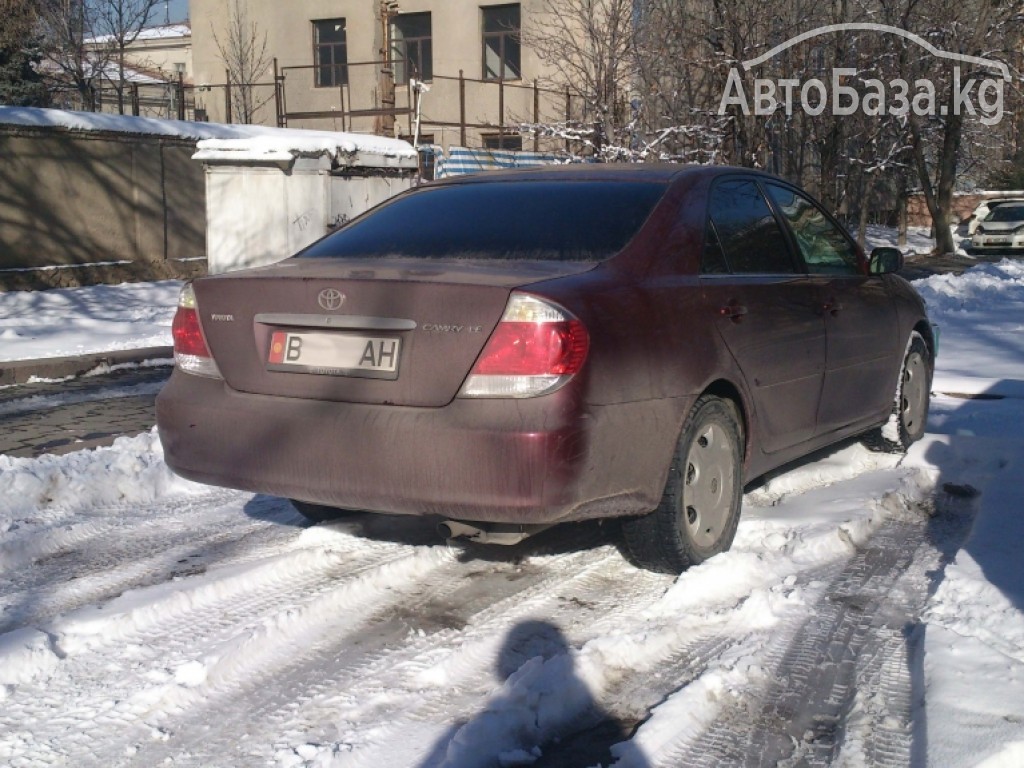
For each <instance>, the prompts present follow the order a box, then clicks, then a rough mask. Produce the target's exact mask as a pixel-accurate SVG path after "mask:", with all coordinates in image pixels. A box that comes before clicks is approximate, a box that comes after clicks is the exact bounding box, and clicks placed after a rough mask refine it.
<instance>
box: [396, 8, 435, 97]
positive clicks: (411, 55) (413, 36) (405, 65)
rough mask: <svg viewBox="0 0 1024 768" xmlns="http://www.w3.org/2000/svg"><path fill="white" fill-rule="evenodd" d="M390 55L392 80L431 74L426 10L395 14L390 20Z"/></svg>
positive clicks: (429, 75) (409, 78) (430, 76)
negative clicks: (393, 78)
mask: <svg viewBox="0 0 1024 768" xmlns="http://www.w3.org/2000/svg"><path fill="white" fill-rule="evenodd" d="M391 58H392V59H394V61H395V82H396V83H407V82H409V80H411V79H413V78H415V79H416V80H431V79H432V78H433V77H434V54H433V45H432V43H431V40H430V14H429V13H401V14H399V15H398V16H396V17H395V20H394V22H392V24H391Z"/></svg>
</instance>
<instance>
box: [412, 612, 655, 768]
mask: <svg viewBox="0 0 1024 768" xmlns="http://www.w3.org/2000/svg"><path fill="white" fill-rule="evenodd" d="M575 667H576V660H575V654H574V653H573V651H572V649H571V647H570V645H569V643H568V641H567V640H566V638H565V636H564V635H563V634H562V631H561V629H559V628H558V627H557V626H555V625H554V624H552V623H550V622H547V621H540V620H526V621H521V622H519V623H518V624H516V625H515V626H514V627H512V629H511V630H510V631H509V633H508V635H507V636H506V637H505V640H504V643H503V644H502V648H501V652H500V654H499V656H498V659H497V662H496V665H495V674H496V676H497V678H498V680H499V681H500V682H501V684H502V685H501V687H500V688H499V690H498V691H497V693H495V694H494V695H493V696H492V697H491V699H490V701H489V702H488V705H487V707H486V708H485V709H484V710H483V711H482V712H480V713H479V714H477V715H476V716H475V717H473V718H472V719H471V720H469V721H467V722H463V723H459V724H456V725H454V726H452V728H451V729H450V730H449V731H448V733H446V734H445V735H444V737H442V738H441V739H439V740H438V742H437V743H436V744H435V745H434V746H433V748H432V749H431V751H430V753H429V755H428V757H427V758H426V759H425V760H424V761H423V762H422V763H420V768H469V767H470V766H479V767H480V768H482V767H483V766H497V765H527V764H528V765H530V766H532V768H555V767H556V766H557V767H558V768H587V767H588V766H599V765H600V766H608V765H612V764H613V763H615V762H616V760H617V759H618V760H622V759H624V760H625V764H628V765H629V766H631V768H646V766H647V762H646V760H644V759H643V758H642V756H641V755H639V754H633V752H632V751H630V750H628V748H627V750H626V751H625V752H623V751H622V749H623V748H622V747H620V748H619V750H616V752H618V753H619V754H618V757H616V755H613V753H612V747H613V746H614V745H616V744H620V743H621V742H624V741H628V740H629V739H630V738H631V736H632V731H633V730H634V729H635V725H636V724H635V723H626V722H623V721H621V720H620V719H618V718H616V717H614V716H613V715H611V714H609V713H608V712H606V711H604V710H603V709H602V708H601V706H600V705H599V704H598V702H597V701H595V699H594V697H593V695H592V693H591V691H590V688H589V687H588V685H587V684H586V682H585V681H584V680H583V679H582V678H581V677H580V675H579V674H578V672H577V670H576V668H575Z"/></svg>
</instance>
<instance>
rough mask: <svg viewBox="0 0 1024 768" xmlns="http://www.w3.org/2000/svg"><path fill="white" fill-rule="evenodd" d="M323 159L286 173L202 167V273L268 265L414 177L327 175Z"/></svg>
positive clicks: (298, 163) (302, 162) (277, 168)
mask: <svg viewBox="0 0 1024 768" xmlns="http://www.w3.org/2000/svg"><path fill="white" fill-rule="evenodd" d="M330 167H331V163H330V160H329V159H328V158H326V157H321V158H313V159H310V158H301V157H300V158H297V159H296V160H295V162H294V165H293V166H290V167H282V166H281V165H272V164H270V165H248V166H246V165H225V164H213V163H207V164H206V202H207V212H206V216H207V229H206V250H207V254H208V264H209V272H210V273H211V274H213V273H218V272H229V271H232V270H236V269H245V268H247V267H256V266H262V265H265V264H273V263H274V262H277V261H280V260H281V259H285V258H287V257H289V256H292V255H293V254H295V253H296V252H297V251H299V250H300V249H302V248H304V247H305V246H307V245H309V244H310V243H312V242H314V241H315V240H318V239H319V238H321V237H323V236H324V235H326V234H327V233H328V232H330V231H331V230H332V229H333V228H334V227H336V226H338V225H340V224H343V223H344V222H346V221H350V220H351V219H353V218H355V217H356V216H358V215H359V214H361V213H362V212H363V211H365V210H367V209H369V208H371V207H372V206H374V205H376V204H378V203H380V202H382V201H384V200H386V199H388V198H389V197H391V196H393V195H396V194H398V193H399V192H401V191H402V190H405V189H408V188H409V187H411V186H412V183H413V172H412V171H410V170H405V171H401V172H396V173H394V174H390V175H380V174H379V173H378V172H376V171H373V170H372V169H368V173H367V175H352V174H350V175H345V176H332V175H331V173H330Z"/></svg>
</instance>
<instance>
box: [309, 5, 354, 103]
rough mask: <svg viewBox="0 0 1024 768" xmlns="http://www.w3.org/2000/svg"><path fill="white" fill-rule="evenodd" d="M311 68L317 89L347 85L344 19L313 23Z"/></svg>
mask: <svg viewBox="0 0 1024 768" xmlns="http://www.w3.org/2000/svg"><path fill="white" fill-rule="evenodd" d="M313 66H314V70H313V72H314V82H315V84H316V87H317V88H332V87H337V86H339V85H347V84H348V43H347V41H346V35H345V20H344V19H325V20H323V21H314V22H313Z"/></svg>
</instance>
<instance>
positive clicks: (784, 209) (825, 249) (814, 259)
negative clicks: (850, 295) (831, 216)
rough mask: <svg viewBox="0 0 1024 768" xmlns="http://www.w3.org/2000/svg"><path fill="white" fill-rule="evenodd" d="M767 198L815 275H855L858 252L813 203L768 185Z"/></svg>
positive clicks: (786, 188)
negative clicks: (771, 202) (779, 214)
mask: <svg viewBox="0 0 1024 768" xmlns="http://www.w3.org/2000/svg"><path fill="white" fill-rule="evenodd" d="M765 186H766V187H768V194H769V195H770V196H771V198H772V200H774V201H775V205H776V206H777V208H778V210H779V212H780V213H781V214H782V215H783V216H784V217H785V218H786V221H788V222H789V226H790V227H791V228H792V230H793V236H794V237H795V238H796V243H797V246H798V247H799V248H800V255H801V256H803V259H804V262H805V263H806V264H807V270H808V271H809V272H810V273H811V274H812V275H856V274H859V272H860V270H859V269H858V266H857V252H856V251H855V250H854V248H853V246H852V245H851V244H850V241H849V240H847V239H846V236H845V235H843V233H842V232H840V231H839V228H838V227H836V225H835V224H833V223H832V222H831V221H829V220H828V218H827V217H826V216H825V214H824V213H822V212H821V209H819V208H818V207H817V206H816V205H815V204H814V203H812V202H811V201H810V200H809V199H808V198H806V197H804V196H803V195H801V194H798V193H797V192H795V191H794V190H792V189H790V188H789V187H783V186H781V185H779V184H766V185H765Z"/></svg>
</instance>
